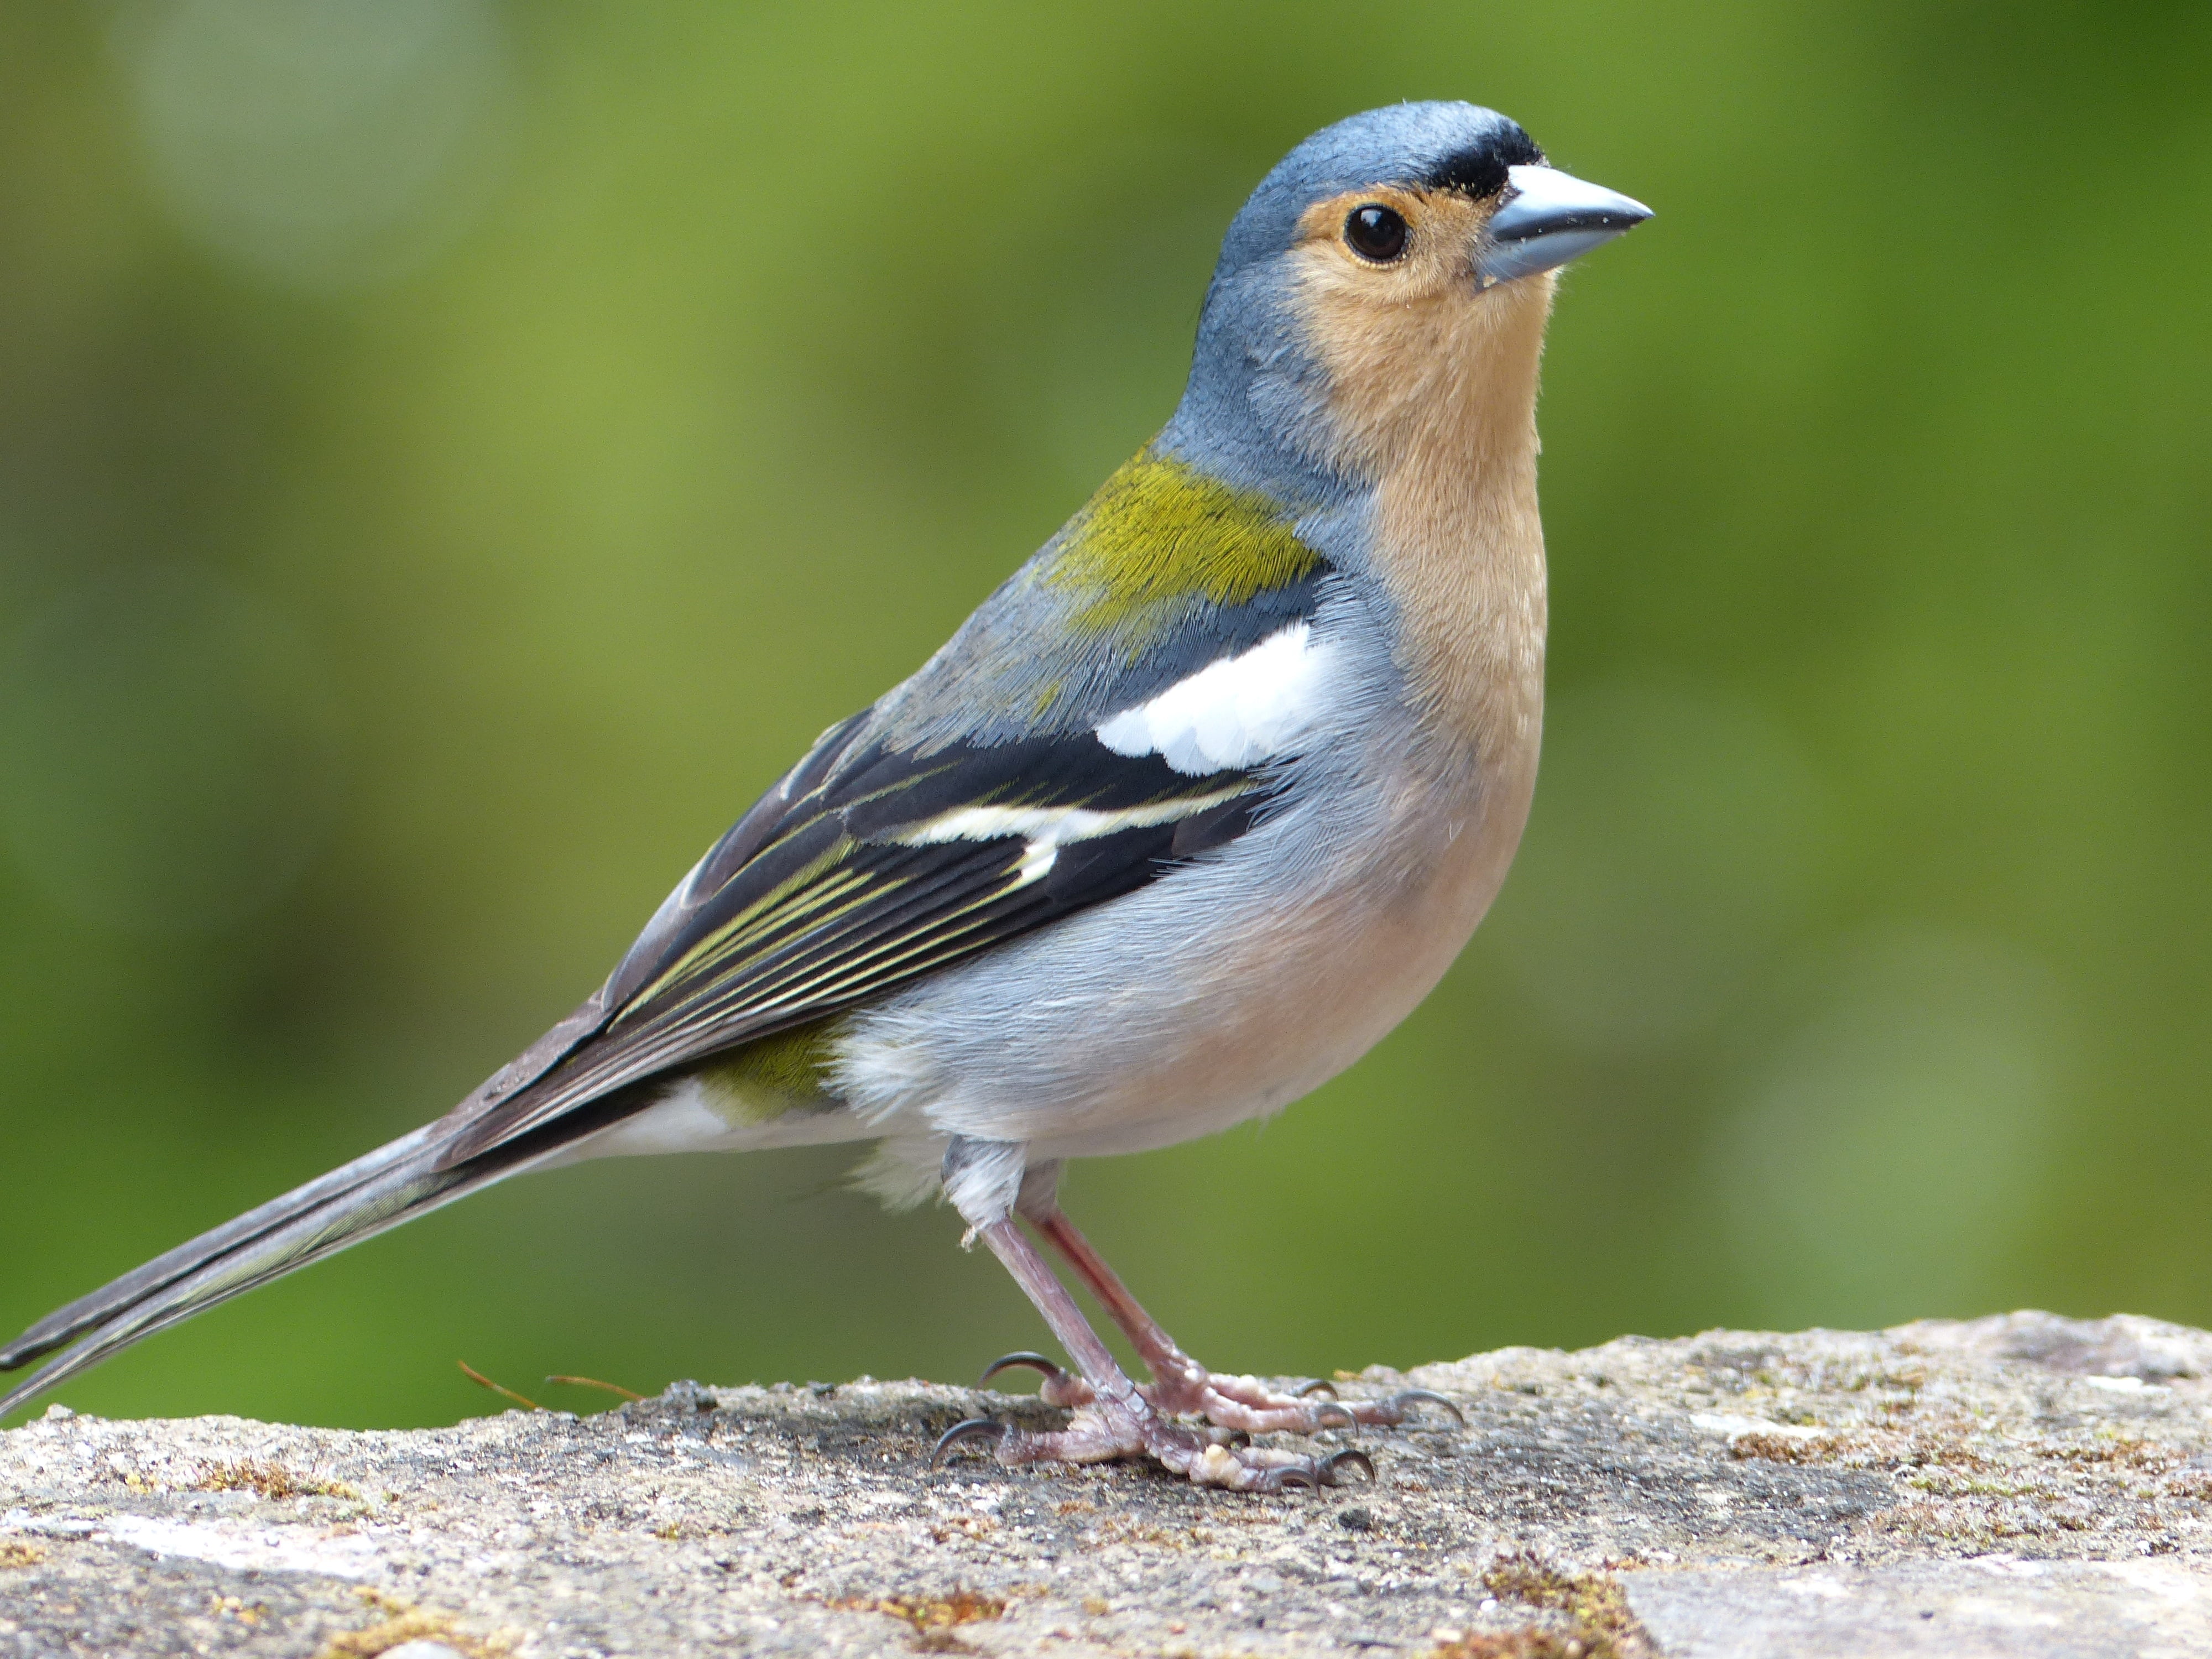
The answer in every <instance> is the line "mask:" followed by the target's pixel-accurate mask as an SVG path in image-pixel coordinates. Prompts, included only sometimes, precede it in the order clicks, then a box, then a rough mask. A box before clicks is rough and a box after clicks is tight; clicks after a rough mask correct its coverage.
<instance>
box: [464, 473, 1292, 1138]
mask: <svg viewBox="0 0 2212 1659" xmlns="http://www.w3.org/2000/svg"><path fill="white" fill-rule="evenodd" d="M1332 577H1333V572H1332V570H1331V568H1330V567H1329V565H1328V562H1327V561H1326V560H1325V559H1323V558H1322V556H1321V555H1320V554H1319V553H1317V552H1316V551H1315V550H1314V549H1313V548H1312V547H1310V546H1309V545H1307V544H1305V543H1304V541H1302V540H1301V539H1300V538H1299V537H1298V536H1297V533H1296V531H1295V528H1294V526H1293V525H1292V524H1291V515H1290V513H1289V511H1288V509H1286V508H1285V507H1283V506H1282V505H1281V504H1279V503H1278V502H1274V501H1269V500H1267V499H1265V498H1262V497H1261V496H1259V495H1256V494H1255V493H1253V492H1250V491H1249V490H1243V489H1235V488H1232V487H1231V486H1229V485H1227V484H1225V483H1221V482H1220V481H1218V480H1216V479H1212V478H1211V477H1206V476H1204V475H1201V474H1200V473H1199V472H1197V471H1194V470H1193V469H1192V468H1191V467H1190V466H1188V465H1186V464H1184V463H1182V462H1181V461H1177V460H1174V459H1170V458H1167V457H1165V456H1163V455H1161V454H1159V453H1155V452H1154V451H1152V450H1149V449H1148V450H1147V451H1146V452H1145V453H1142V454H1140V455H1139V456H1138V457H1137V458H1136V459H1134V460H1133V461H1131V462H1130V463H1129V464H1128V465H1126V466H1124V467H1122V468H1121V470H1120V471H1117V472H1115V474H1114V476H1113V477H1110V478H1109V479H1108V481H1107V482H1106V483H1105V484H1104V485H1103V486H1102V487H1101V489H1099V491H1098V493H1097V495H1095V496H1094V497H1093V498H1092V500H1091V502H1090V503H1089V504H1088V505H1087V506H1086V507H1085V508H1084V509H1083V511H1082V512H1081V513H1078V514H1077V515H1076V516H1075V518H1074V519H1073V520H1070V522H1069V524H1068V526H1067V527H1066V529H1064V530H1063V531H1062V532H1060V535H1059V536H1057V537H1055V538H1054V539H1053V541H1052V542H1050V543H1048V544H1047V545H1046V547H1045V548H1044V550H1042V552H1040V554H1039V555H1038V556H1037V557H1036V559H1034V560H1032V561H1031V562H1030V564H1029V565H1027V566H1025V567H1024V568H1023V570H1022V571H1021V572H1019V573H1018V574H1017V575H1016V576H1015V577H1013V578H1012V580H1009V581H1008V582H1007V583H1006V586H1004V587H1002V588H1001V589H1000V592H998V593H996V594H994V596H993V597H992V599H990V600H989V601H987V603H986V604H985V605H983V606H982V607H981V609H979V610H978V611H976V613H975V615H974V616H973V617H970V618H969V621H968V623H966V624H965V625H964V626H963V628H962V629H960V631H959V632H958V633H957V635H955V636H954V637H953V639H952V640H951V641H950V642H949V643H948V644H947V645H946V647H945V649H944V650H943V651H940V652H939V653H938V654H937V656H936V657H934V658H933V659H931V661H930V662H929V663H928V665H926V666H925V667H924V668H923V669H922V670H921V672H920V673H918V674H916V675H915V677H914V678H912V679H910V680H908V682H907V683H906V684H904V685H902V686H901V687H899V688H898V689H897V690H895V691H893V692H892V693H891V694H890V696H887V697H885V698H884V700H883V701H882V702H878V704H877V705H876V706H875V707H874V708H872V709H870V710H868V711H866V713H864V714H860V715H857V716H855V717H854V719H853V720H848V721H847V722H846V723H845V724H844V725H842V726H836V727H834V728H832V729H831V730H830V731H829V732H827V733H825V734H824V735H823V738H822V739H821V740H820V741H819V742H818V743H817V744H816V745H815V748H814V750H813V751H812V752H811V753H810V754H809V755H808V756H807V757H806V758H805V760H803V761H801V762H800V763H799V765H798V767H797V768H795V769H793V771H792V773H791V774H790V775H788V776H787V777H786V778H785V779H784V780H783V781H782V782H781V784H779V785H778V786H777V787H775V789H773V790H771V791H770V792H769V793H768V795H766V796H765V797H763V799H762V800H761V801H760V803H759V804H758V805H756V806H755V807H754V808H753V810H752V811H750V812H748V813H747V814H746V815H745V817H744V818H743V819H741V820H740V821H739V822H738V824H737V826H736V827H735V828H734V829H732V830H731V831H730V832H729V834H728V835H726V836H724V837H723V838H722V840H721V841H720V842H719V843H718V844H717V845H716V846H715V847H714V849H713V850H712V851H710V852H709V853H708V855H707V856H706V858H705V859H704V860H702V861H701V862H700V864H699V866H698V867H697V868H696V869H695V870H694V871H693V872H691V874H690V876H689V877H688V878H686V879H685V880H684V883H683V884H682V885H681V886H679V887H678V889H677V890H676V891H675V892H674V893H673V894H671V896H670V897H669V899H668V902H666V903H665V904H664V905H663V906H662V907H661V909H660V911H659V914H658V915H655V916H654V918H653V921H652V923H651V924H650V925H648V927H647V928H646V931H645V933H643V934H642V935H641V937H640V939H638V942H637V943H636V944H635V945H633V946H632V947H631V948H630V951H629V955H628V956H627V957H625V958H624V959H623V963H622V965H621V966H620V967H619V968H617V969H616V970H615V973H614V975H613V977H612V978H611V980H610V981H608V983H607V985H606V987H605V989H604V990H603V991H602V992H601V994H600V996H599V999H598V1001H599V1010H598V1015H599V1017H598V1018H597V1020H596V1022H594V1023H592V1024H590V1025H589V1029H588V1030H587V1031H586V1035H584V1036H582V1037H581V1038H580V1040H578V1041H576V1042H574V1043H572V1044H571V1045H569V1047H568V1048H566V1049H565V1050H564V1051H563V1052H562V1053H561V1054H560V1055H559V1056H558V1057H557V1058H553V1059H551V1060H550V1063H549V1062H548V1060H546V1058H545V1055H544V1051H543V1050H540V1051H538V1054H537V1057H536V1059H535V1061H534V1063H533V1064H532V1065H531V1066H517V1067H513V1068H510V1071H509V1074H508V1075H507V1079H505V1080H504V1081H502V1080H501V1079H494V1081H493V1083H492V1084H491V1085H488V1087H487V1090H486V1091H482V1092H480V1094H479V1095H478V1096H477V1097H471V1101H470V1102H468V1103H464V1105H463V1106H462V1107H461V1108H460V1109H459V1111H458V1112H457V1113H456V1114H455V1115H454V1116H453V1118H452V1119H449V1120H448V1125H449V1127H450V1128H452V1129H453V1131H454V1133H453V1135H452V1139H451V1141H450V1145H449V1150H448V1151H447V1152H446V1154H445V1157H446V1158H447V1164H448V1167H451V1166H453V1165H458V1164H462V1163H465V1162H466V1161H467V1160H469V1159H471V1158H476V1157H477V1156H479V1155H480V1154H482V1153H483V1152H486V1151H488V1150H489V1149H491V1148H494V1147H511V1146H513V1143H514V1142H516V1141H517V1140H518V1139H522V1138H526V1137H527V1138H530V1139H532V1142H533V1143H534V1142H535V1141H536V1140H538V1139H545V1138H548V1137H556V1136H557V1137H559V1138H562V1139H567V1138H569V1137H570V1136H572V1135H574V1133H580V1132H584V1131H585V1130H586V1127H587V1125H588V1126H591V1127H596V1120H597V1119H599V1118H600V1117H604V1116H605V1115H608V1114H609V1113H611V1112H612V1113H619V1112H620V1111H621V1110H623V1109H626V1108H627V1107H628V1106H629V1104H631V1102H630V1101H629V1097H621V1098H619V1099H612V1100H611V1097H617V1096H618V1094H619V1091H623V1089H624V1087H625V1085H630V1084H634V1083H638V1082H641V1081H642V1080H644V1079H647V1078H648V1077H651V1076H652V1075H653V1074H654V1073H660V1072H665V1071H667V1070H669V1069H670V1068H671V1067H676V1066H684V1065H686V1064H688V1063H690V1062H692V1061H695V1060H699V1059H702V1058H703V1057H705V1056H707V1055H708V1054H714V1053H715V1052H717V1051H719V1050H722V1049H726V1048H732V1047H735V1046H736V1045H738V1044H739V1043H742V1042H750V1041H751V1040H753V1039H755V1038H757V1037H761V1036H769V1035H770V1034H772V1033H774V1032H775V1031H777V1030H784V1029H787V1028H788V1027H791V1026H794V1025H799V1024H805V1023H807V1022H809V1021H811V1020H814V1019H817V1018H822V1017H823V1016H824V1015H827V1014H831V1013H835V1012H839V1011H841V1010H843V1009H846V1008H850V1007H852V1006H855V1005H856V1004H859V1003H860V1002H862V1001H864V1000H867V999H869V998H872V997H875V996H878V995H880V994H883V993H884V992H887V991H890V990H891V989H893V988H894V987H897V986H899V985H902V984H904V983H906V982H908V981H911V980H913V979H915V977H917V976H918V975H922V974H926V973H928V972H930V971H932V970H933V969H940V968H943V967H945V966H947V965H948V964H950V963H955V962H957V961H960V960H961V959H963V957H970V956H973V955H975V953H977V952H978V951H985V950H987V949H989V948H990V947H992V946H993V945H997V944H1000V943H1001V942H1003V941H1004V940H1006V939H1011V938H1013V937H1014V936H1016V935H1018V934H1020V933H1027V932H1029V931H1030V930H1032V929H1035V928H1037V927H1044V926H1047V925H1048V924H1049V923H1051V922H1053V921H1055V920H1056V919H1058V918H1060V917H1063V916H1066V915H1069V914H1071V913H1073V912H1074V911H1076V910H1079V909H1081V908H1085V906H1088V905H1092V904H1097V903H1099V902H1103V901H1106V900H1109V899H1112V898H1115V897H1116V896H1119V895H1121V894H1123V893H1127V892H1129V891H1132V890H1134V889H1136V888H1138V887H1140V886H1142V885H1144V884H1146V882H1148V881H1150V880H1152V879H1153V878H1155V877H1156V876H1158V874H1159V873H1161V872H1163V871H1164V870H1165V869H1167V868H1168V867H1170V866H1171V865H1172V864H1173V863H1175V862H1176V860H1181V859H1184V858H1188V857H1191V856H1193V855H1194V854H1198V853H1200V852H1202V851H1204V850H1206V848H1210V847H1215V846H1218V845H1220V844H1222V843H1224V842H1227V841H1230V840H1231V839H1233V838H1234V837H1235V836H1237V835H1239V834H1241V833H1243V830H1244V829H1246V828H1247V827H1249V824H1250V823H1251V822H1252V817H1253V812H1254V811H1255V808H1257V807H1258V806H1260V805H1261V804H1262V803H1263V802H1264V800H1265V799H1266V798H1267V794H1268V793H1269V791H1270V790H1271V789H1272V788H1273V787H1275V785H1276V784H1277V783H1278V782H1279V781H1280V779H1281V777H1282V775H1283V774H1282V769H1281V768H1282V763H1284V762H1285V761H1286V760H1288V759H1289V758H1291V754H1292V751H1293V750H1295V748H1296V744H1297V732H1298V730H1299V727H1300V724H1301V721H1302V720H1304V718H1305V716H1306V715H1307V714H1310V712H1311V706H1312V705H1313V704H1314V703H1315V702H1316V700H1318V699H1322V698H1324V697H1325V696H1326V695H1327V684H1326V683H1327V679H1328V671H1327V669H1326V666H1325V663H1324V657H1325V654H1326V653H1324V652H1323V651H1322V649H1321V648H1320V647H1319V645H1318V642H1317V641H1316V637H1315V635H1314V619H1315V618H1316V616H1317V615H1318V614H1319V611H1320V610H1321V607H1322V603H1323V600H1324V598H1325V596H1326V594H1327V593H1328V592H1330V591H1331V589H1330V582H1331V580H1332ZM526 1058H527V1057H526ZM592 1103H605V1104H597V1105H592V1110H591V1111H589V1112H587V1113H583V1114H581V1115H576V1116H574V1117H572V1116H571V1115H572V1114H576V1113H577V1109H579V1108H581V1107H585V1106H586V1105H587V1104H592ZM464 1119H465V1121H463V1120H464ZM556 1124H558V1125H560V1126H561V1127H558V1128H556V1127H554V1126H556Z"/></svg>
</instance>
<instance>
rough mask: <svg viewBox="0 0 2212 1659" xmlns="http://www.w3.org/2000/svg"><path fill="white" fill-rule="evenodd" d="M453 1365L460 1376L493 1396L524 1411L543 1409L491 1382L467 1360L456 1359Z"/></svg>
mask: <svg viewBox="0 0 2212 1659" xmlns="http://www.w3.org/2000/svg"><path fill="white" fill-rule="evenodd" d="M453 1363H454V1364H456V1365H459V1367H460V1368H461V1375H462V1376H465V1377H467V1378H468V1379H469V1381H470V1382H471V1383H477V1384H479V1385H481V1386H482V1387H483V1388H487V1389H490V1390H491V1391H492V1392H493V1393H494V1394H496V1395H504V1396H505V1397H506V1398H507V1399H509V1400H512V1401H514V1403H515V1404H516V1405H518V1406H520V1407H522V1408H523V1409H524V1410H525V1411H533V1412H542V1411H544V1409H545V1407H543V1406H541V1405H539V1404H538V1402H537V1401H535V1400H532V1399H529V1398H527V1397H526V1396H525V1395H519V1394H517V1393H515V1391H514V1390H513V1389H510V1388H506V1387H503V1386H502V1385H501V1384H500V1383H495V1382H493V1381H492V1380H491V1378H489V1377H488V1376H485V1375H484V1374H483V1372H482V1371H480V1370H477V1368H476V1367H475V1366H473V1365H471V1364H469V1362H468V1361H467V1360H465V1359H456V1360H455V1361H454V1362H453Z"/></svg>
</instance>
